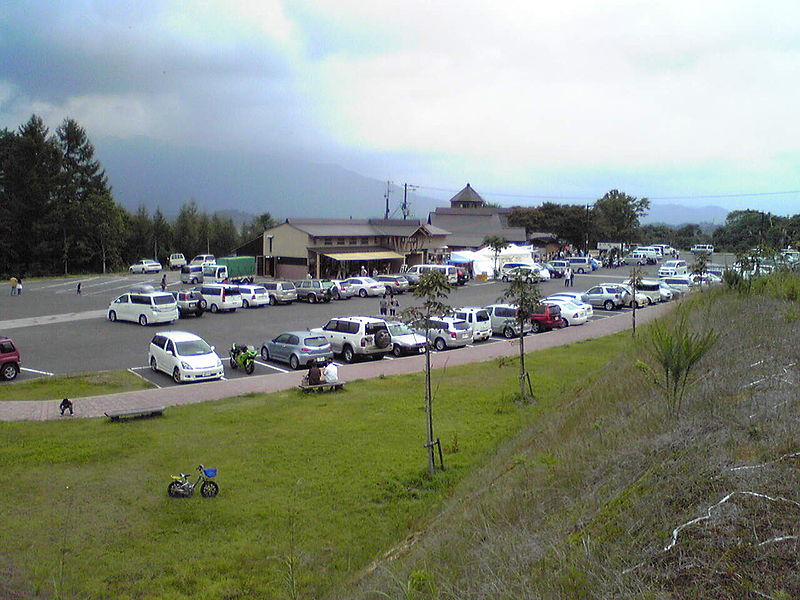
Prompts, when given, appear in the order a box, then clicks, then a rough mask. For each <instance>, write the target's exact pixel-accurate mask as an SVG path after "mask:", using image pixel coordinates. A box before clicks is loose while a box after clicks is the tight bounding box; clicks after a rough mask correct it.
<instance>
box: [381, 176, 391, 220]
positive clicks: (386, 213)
mask: <svg viewBox="0 0 800 600" xmlns="http://www.w3.org/2000/svg"><path fill="white" fill-rule="evenodd" d="M391 186H392V182H391V181H387V182H386V193H385V194H384V195H383V197H384V199H385V200H386V212H385V213H384V215H383V218H384V219H388V218H389V194H390V192H391V191H392V187H391Z"/></svg>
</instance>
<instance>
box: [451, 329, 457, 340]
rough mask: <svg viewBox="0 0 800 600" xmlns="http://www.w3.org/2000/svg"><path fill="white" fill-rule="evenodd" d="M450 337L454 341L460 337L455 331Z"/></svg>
mask: <svg viewBox="0 0 800 600" xmlns="http://www.w3.org/2000/svg"><path fill="white" fill-rule="evenodd" d="M450 337H451V338H453V339H456V337H458V335H457V334H456V332H455V331H451V332H450Z"/></svg>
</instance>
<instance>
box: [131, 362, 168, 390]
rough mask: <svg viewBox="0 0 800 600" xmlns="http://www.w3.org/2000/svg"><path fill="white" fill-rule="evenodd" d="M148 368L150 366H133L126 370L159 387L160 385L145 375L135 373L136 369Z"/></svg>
mask: <svg viewBox="0 0 800 600" xmlns="http://www.w3.org/2000/svg"><path fill="white" fill-rule="evenodd" d="M149 368H150V367H135V368H133V369H128V371H130V372H131V373H133V374H134V375H136V376H137V377H139V378H141V379H144V380H145V381H146V382H147V383H152V384H153V385H154V386H156V387H157V388H158V389H161V386H160V385H158V384H157V383H156V382H155V381H150V380H149V379H147V377H142V376H141V375H140V374H139V373H137V372H136V371H138V370H139V369H149Z"/></svg>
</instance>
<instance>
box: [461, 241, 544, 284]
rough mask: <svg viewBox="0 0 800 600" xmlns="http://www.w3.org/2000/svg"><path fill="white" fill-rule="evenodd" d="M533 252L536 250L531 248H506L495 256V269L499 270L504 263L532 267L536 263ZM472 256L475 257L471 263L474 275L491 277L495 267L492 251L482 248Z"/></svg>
mask: <svg viewBox="0 0 800 600" xmlns="http://www.w3.org/2000/svg"><path fill="white" fill-rule="evenodd" d="M535 252H536V249H535V248H534V247H533V246H513V245H509V246H506V247H505V248H503V249H502V250H501V251H500V253H499V254H498V255H497V268H498V269H500V267H502V266H503V265H504V264H506V263H520V264H523V265H530V266H533V265H534V264H535V262H536V261H535V260H534V253H535ZM473 254H475V255H477V257H476V258H475V261H474V262H473V263H472V269H473V270H474V272H475V275H479V274H486V276H487V277H492V276H493V275H494V267H495V265H494V250H492V249H491V248H490V247H488V246H484V247H483V248H481V249H480V250H476V251H475V252H473Z"/></svg>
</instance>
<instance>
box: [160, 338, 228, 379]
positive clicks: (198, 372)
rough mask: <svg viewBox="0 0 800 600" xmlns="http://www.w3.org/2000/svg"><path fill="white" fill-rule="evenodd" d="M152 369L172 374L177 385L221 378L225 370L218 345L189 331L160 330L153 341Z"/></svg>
mask: <svg viewBox="0 0 800 600" xmlns="http://www.w3.org/2000/svg"><path fill="white" fill-rule="evenodd" d="M149 359H150V360H149V362H150V368H151V369H152V370H153V371H155V372H158V371H162V372H164V373H166V374H167V375H171V376H172V379H174V380H175V383H183V382H185V381H201V380H204V379H220V378H221V377H222V376H223V374H224V373H225V370H224V369H223V367H222V361H221V360H220V358H219V356H217V353H216V352H214V346H209V345H208V344H207V343H206V342H205V341H204V340H203V339H202V338H200V337H198V336H196V335H195V334H193V333H188V332H186V331H159V332H158V333H157V334H155V335H154V336H153V339H152V340H150V352H149Z"/></svg>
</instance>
